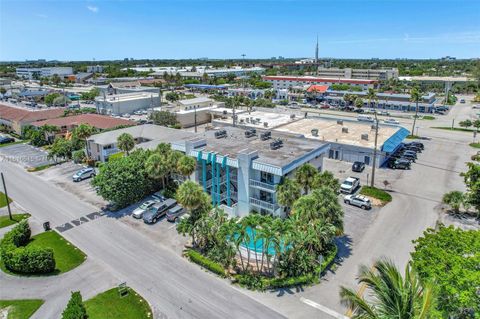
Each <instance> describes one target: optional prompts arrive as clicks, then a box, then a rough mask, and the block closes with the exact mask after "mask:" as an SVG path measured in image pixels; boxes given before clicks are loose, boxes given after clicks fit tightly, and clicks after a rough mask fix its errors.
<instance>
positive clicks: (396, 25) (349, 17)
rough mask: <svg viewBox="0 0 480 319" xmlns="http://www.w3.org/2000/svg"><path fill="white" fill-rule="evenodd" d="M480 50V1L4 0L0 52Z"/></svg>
mask: <svg viewBox="0 0 480 319" xmlns="http://www.w3.org/2000/svg"><path fill="white" fill-rule="evenodd" d="M317 34H318V36H319V41H320V56H321V57H335V58H371V57H378V58H438V57H441V56H445V55H451V56H456V57H459V58H470V57H479V56H480V1H479V0H366V1H364V0H349V1H345V0H336V1H323V0H317V1H313V0H311V1H304V0H297V1H294V0H290V1H287V0H284V1H276V0H246V1H237V0H215V1H205V0H176V1H175V0H156V1H155V0H150V1H142V0H134V1H131V0H125V1H114V0H110V1H101V0H97V1H93V0H89V1H76V0H73V1H72V0H64V1H54V0H49V1H44V0H36V1H25V0H0V60H3V61H5V60H25V59H39V58H44V59H58V60H92V59H93V58H95V59H96V60H105V59H123V58H125V57H129V58H130V57H132V58H199V57H209V58H240V55H241V54H242V53H245V54H246V56H247V58H269V57H272V56H279V55H281V56H285V57H308V56H313V55H314V47H315V40H316V36H317Z"/></svg>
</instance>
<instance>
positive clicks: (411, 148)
mask: <svg viewBox="0 0 480 319" xmlns="http://www.w3.org/2000/svg"><path fill="white" fill-rule="evenodd" d="M404 150H407V151H413V152H415V153H421V152H422V149H421V148H420V147H419V146H417V145H407V146H405V148H404Z"/></svg>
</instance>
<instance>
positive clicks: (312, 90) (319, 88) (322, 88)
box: [307, 85, 328, 93]
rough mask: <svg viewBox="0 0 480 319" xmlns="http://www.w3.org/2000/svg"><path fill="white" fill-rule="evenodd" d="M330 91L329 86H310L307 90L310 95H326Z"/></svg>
mask: <svg viewBox="0 0 480 319" xmlns="http://www.w3.org/2000/svg"><path fill="white" fill-rule="evenodd" d="M327 90H328V85H310V87H309V88H308V89H307V92H308V93H325V92H327Z"/></svg>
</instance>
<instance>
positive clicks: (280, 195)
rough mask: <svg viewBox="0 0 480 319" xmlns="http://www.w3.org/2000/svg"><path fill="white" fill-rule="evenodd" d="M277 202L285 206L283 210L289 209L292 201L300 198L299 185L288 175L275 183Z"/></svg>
mask: <svg viewBox="0 0 480 319" xmlns="http://www.w3.org/2000/svg"><path fill="white" fill-rule="evenodd" d="M276 194H277V202H278V203H279V204H280V205H282V206H283V207H285V211H287V212H288V211H289V210H290V208H291V207H292V205H293V203H295V201H296V200H297V199H299V198H300V196H301V195H302V192H301V190H300V185H298V183H297V182H296V181H294V180H292V179H290V178H288V177H285V178H284V179H283V181H282V182H281V183H280V184H279V185H277V193H276Z"/></svg>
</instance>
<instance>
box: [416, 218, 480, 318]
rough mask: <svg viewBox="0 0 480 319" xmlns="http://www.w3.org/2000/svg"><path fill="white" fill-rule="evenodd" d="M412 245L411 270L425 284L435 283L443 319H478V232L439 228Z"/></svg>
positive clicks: (438, 305) (437, 304)
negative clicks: (414, 271) (413, 248)
mask: <svg viewBox="0 0 480 319" xmlns="http://www.w3.org/2000/svg"><path fill="white" fill-rule="evenodd" d="M414 244H415V251H414V252H413V253H412V254H411V256H412V264H413V267H414V269H415V270H416V272H417V273H418V275H419V276H420V278H421V279H422V280H423V281H424V282H433V283H434V285H433V288H434V290H435V294H436V296H437V303H436V308H437V309H438V310H439V311H441V312H442V313H443V316H442V317H443V318H465V319H467V318H478V314H479V313H480V295H479V294H478V288H479V283H480V271H478V265H480V231H478V230H462V229H460V228H454V227H453V226H450V227H445V226H443V225H441V226H440V227H439V229H438V230H434V229H428V230H427V231H425V232H424V233H423V237H420V238H418V239H417V240H415V241H414ZM474 314H477V317H475V315H474Z"/></svg>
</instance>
